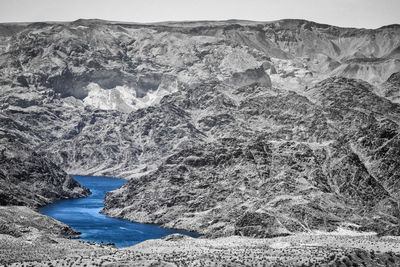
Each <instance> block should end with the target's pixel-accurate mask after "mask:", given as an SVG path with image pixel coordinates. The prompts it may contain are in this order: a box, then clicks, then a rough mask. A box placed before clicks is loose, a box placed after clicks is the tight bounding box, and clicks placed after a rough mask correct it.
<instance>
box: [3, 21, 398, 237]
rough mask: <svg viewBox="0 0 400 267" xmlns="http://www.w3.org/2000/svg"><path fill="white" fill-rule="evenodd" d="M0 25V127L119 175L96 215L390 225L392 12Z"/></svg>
mask: <svg viewBox="0 0 400 267" xmlns="http://www.w3.org/2000/svg"><path fill="white" fill-rule="evenodd" d="M3 31H4V33H3V34H2V35H1V42H0V43H1V44H0V49H1V50H0V51H1V55H0V73H1V77H2V79H1V81H0V82H1V87H0V89H1V92H2V93H1V95H0V105H1V109H2V112H1V114H0V116H1V120H0V138H3V139H2V140H13V141H18V142H19V143H20V144H22V145H23V146H24V147H27V148H29V149H31V150H34V151H37V152H38V155H40V156H41V157H43V158H46V162H47V159H48V160H50V161H53V162H54V163H56V164H58V165H59V166H60V167H61V168H63V169H64V170H66V171H67V172H69V173H76V174H97V175H110V176H119V177H125V178H128V179H131V180H130V181H129V182H128V183H127V184H126V185H124V186H123V187H122V188H121V189H118V190H116V191H114V192H111V193H109V194H108V195H107V197H106V200H105V209H104V212H105V213H106V214H108V215H111V216H116V217H120V218H126V219H130V220H134V221H140V222H151V223H160V224H163V225H164V226H168V227H177V228H185V229H188V230H194V231H198V232H200V233H203V234H206V235H209V236H226V235H234V234H239V235H246V236H263V237H267V236H277V235H287V234H289V233H293V232H297V231H306V230H310V229H321V230H333V229H335V228H336V227H338V226H342V225H347V223H352V225H354V224H356V226H355V227H358V228H359V229H362V230H374V231H378V232H382V233H389V232H390V233H393V232H395V230H394V229H396V227H398V224H399V218H400V217H399V216H400V215H399V208H398V207H399V205H398V203H399V200H400V199H399V193H398V192H399V185H400V184H399V182H398V180H399V179H398V177H399V173H398V172H399V171H398V169H399V168H398V167H399V160H398V156H399V149H398V148H399V147H400V146H399V138H398V132H399V118H400V117H399V115H400V107H399V105H398V104H396V103H397V102H396V100H395V99H396V94H397V93H396V92H397V91H398V90H397V89H398V83H396V79H397V78H396V77H397V76H396V74H393V73H396V72H398V71H399V70H400V66H399V59H398V55H397V54H398V53H397V52H398V46H399V44H400V28H399V27H398V26H396V25H394V26H391V27H384V28H381V29H376V30H364V29H344V28H338V27H334V26H329V25H321V24H317V23H312V22H307V21H299V20H283V21H277V22H270V23H256V22H233V21H230V22H204V23H194V22H189V23H181V24H179V23H178V24H176V23H166V24H156V25H136V24H121V23H111V22H104V21H85V20H80V21H76V22H72V23H55V24H52V23H41V24H31V25H25V26H23V27H14V28H6V30H3ZM350 77H351V78H350ZM353 78H358V79H353ZM385 81H387V82H386V83H383V82H385ZM385 88H386V89H387V88H389V89H387V90H386V89H385ZM385 90H386V91H385ZM396 90H397V91H396ZM385 92H386V93H385ZM42 163H43V162H42ZM47 163H48V164H50V163H49V162H47ZM47 163H46V164H47ZM43 164H44V163H43ZM46 166H47V165H46ZM7 168H8V169H10V170H12V167H11V166H8V167H7ZM24 168H25V167H24ZM22 169H23V168H21V170H22ZM11 172H12V171H11ZM60 181H61V180H60ZM54 194H56V193H54ZM61 196H62V194H61V193H60V195H58V196H57V197H61ZM48 197H49V199H50V198H51V196H48ZM35 201H37V202H38V203H39V202H40V201H41V200H39V199H38V200H35ZM46 201H47V200H44V202H46Z"/></svg>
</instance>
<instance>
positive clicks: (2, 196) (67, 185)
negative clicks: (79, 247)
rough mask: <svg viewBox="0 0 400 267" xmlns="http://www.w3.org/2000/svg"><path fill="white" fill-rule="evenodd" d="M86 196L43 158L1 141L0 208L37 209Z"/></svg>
mask: <svg viewBox="0 0 400 267" xmlns="http://www.w3.org/2000/svg"><path fill="white" fill-rule="evenodd" d="M89 194H90V191H89V190H88V189H86V188H85V187H83V186H81V185H80V184H78V183H77V182H76V181H75V180H74V179H73V178H71V177H70V176H69V175H68V174H67V173H65V172H64V171H63V170H61V169H60V168H59V167H58V166H56V165H55V164H54V163H52V162H51V161H50V160H48V159H46V157H45V156H41V155H39V154H37V153H36V152H34V151H31V150H30V149H29V148H27V147H25V146H23V145H21V144H18V143H16V142H15V141H14V140H12V139H1V142H0V206H7V205H23V206H30V207H39V206H44V205H46V204H49V203H51V202H53V201H55V200H58V199H65V198H77V197H84V196H87V195H89ZM3 215H4V214H3V213H2V216H3Z"/></svg>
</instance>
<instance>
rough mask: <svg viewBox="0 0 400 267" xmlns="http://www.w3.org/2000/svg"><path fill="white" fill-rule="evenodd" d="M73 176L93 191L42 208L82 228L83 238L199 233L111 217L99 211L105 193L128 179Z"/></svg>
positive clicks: (125, 242) (122, 241)
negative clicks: (83, 195)
mask: <svg viewBox="0 0 400 267" xmlns="http://www.w3.org/2000/svg"><path fill="white" fill-rule="evenodd" d="M73 177H74V179H75V180H76V181H78V182H79V183H80V184H81V185H83V186H85V187H87V188H89V189H90V191H91V192H92V194H91V195H90V196H88V197H85V198H78V199H68V200H60V201H57V202H55V203H53V204H50V205H47V206H45V207H43V208H41V209H40V211H41V212H42V213H44V214H46V215H47V216H50V217H52V218H54V219H56V220H59V221H61V222H63V223H65V224H68V225H69V226H71V227H72V228H74V229H75V230H78V231H80V232H82V235H81V239H82V240H85V241H95V242H101V241H103V242H104V243H108V242H112V243H115V245H116V246H118V247H126V246H131V245H134V244H137V243H140V242H142V241H145V240H147V239H155V238H161V237H164V236H167V235H170V234H174V233H181V234H185V235H189V236H192V237H198V235H197V234H196V233H192V232H187V231H182V230H173V229H168V228H162V227H160V226H158V225H155V224H144V223H134V222H130V221H127V220H120V219H115V218H110V217H107V216H105V215H103V214H101V213H99V211H100V210H101V209H102V208H103V207H104V205H103V200H104V197H105V194H106V193H107V192H108V191H111V190H114V189H117V188H118V187H121V186H122V185H123V184H124V183H126V180H123V179H116V178H110V177H99V176H77V175H74V176H73Z"/></svg>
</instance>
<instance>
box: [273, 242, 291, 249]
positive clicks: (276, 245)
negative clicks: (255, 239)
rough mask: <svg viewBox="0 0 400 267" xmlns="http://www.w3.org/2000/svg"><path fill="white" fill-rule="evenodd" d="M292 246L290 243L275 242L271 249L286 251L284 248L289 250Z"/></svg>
mask: <svg viewBox="0 0 400 267" xmlns="http://www.w3.org/2000/svg"><path fill="white" fill-rule="evenodd" d="M291 246H292V245H291V244H290V243H289V242H275V243H272V244H271V245H269V247H270V248H273V249H284V248H289V247H291Z"/></svg>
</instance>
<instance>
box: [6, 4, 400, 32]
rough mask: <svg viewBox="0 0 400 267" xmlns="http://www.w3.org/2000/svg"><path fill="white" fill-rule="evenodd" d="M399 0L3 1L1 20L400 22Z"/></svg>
mask: <svg viewBox="0 0 400 267" xmlns="http://www.w3.org/2000/svg"><path fill="white" fill-rule="evenodd" d="M399 11H400V0H195V1H194V0H140V1H139V0H0V22H16V21H30V22H31V21H71V20H76V19H78V18H100V19H106V20H118V21H130V22H155V21H180V20H225V19H248V20H257V21H271V20H277V19H283V18H299V19H307V20H313V21H316V22H321V23H328V24H333V25H337V26H352V27H364V28H377V27H380V26H383V25H387V24H394V23H398V24H400V12H399Z"/></svg>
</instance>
